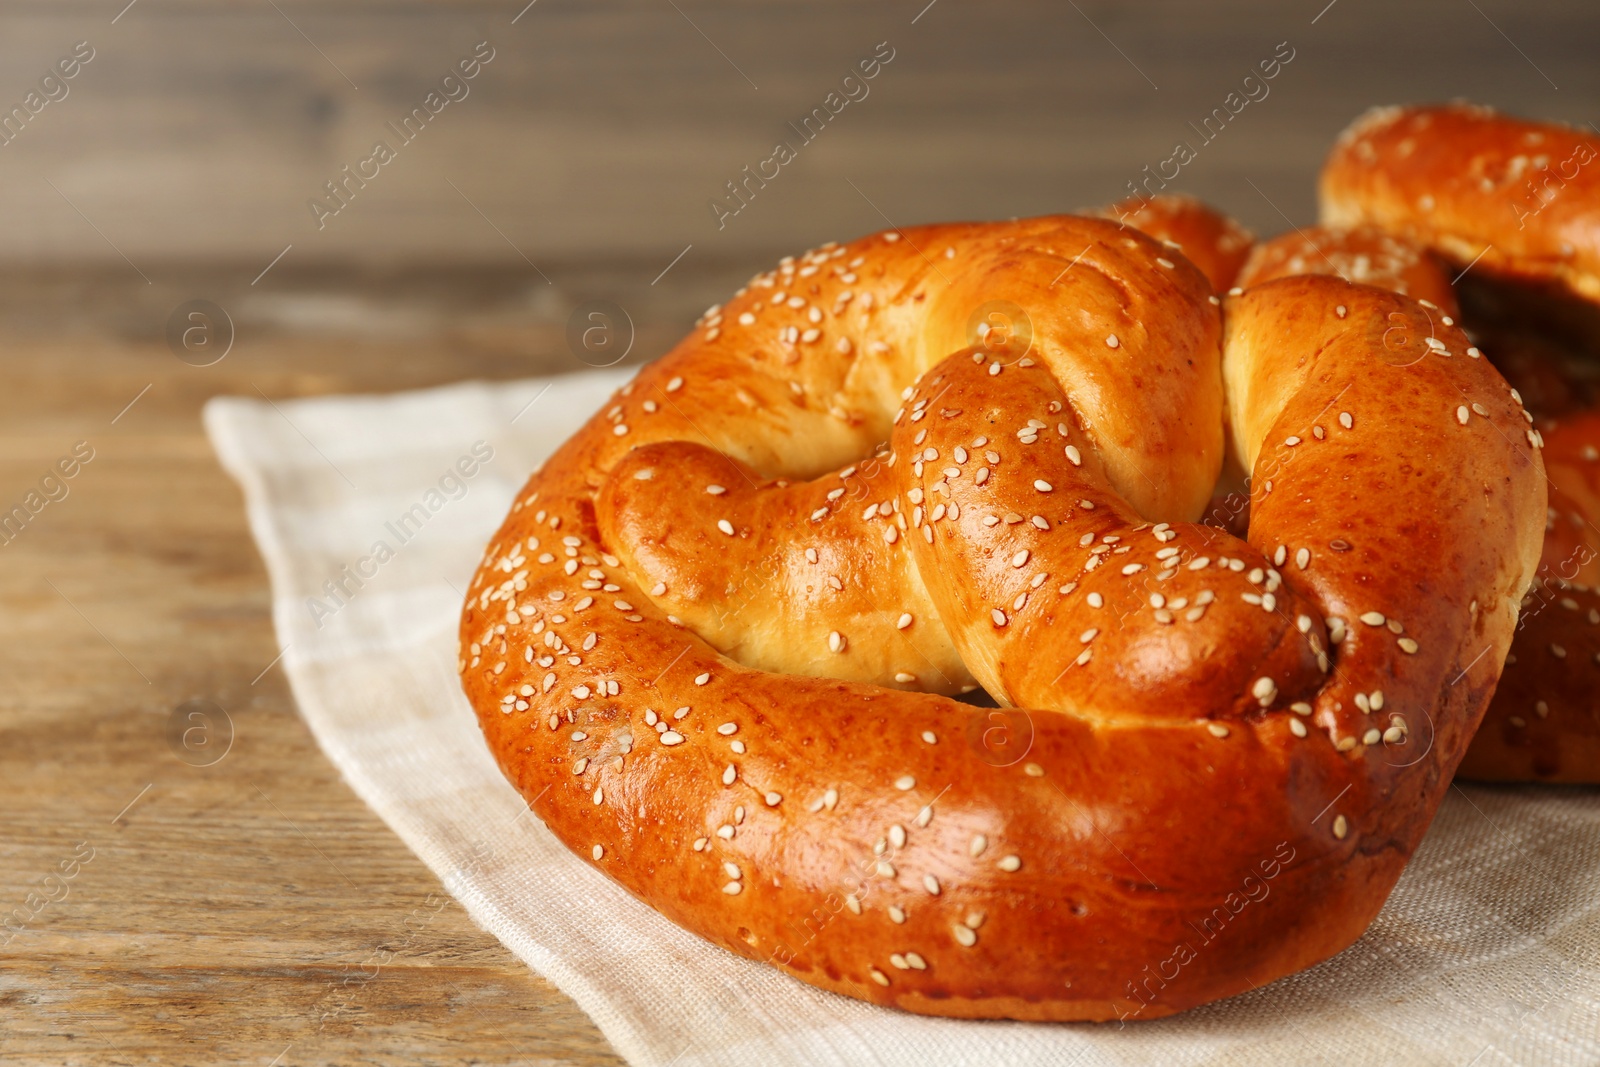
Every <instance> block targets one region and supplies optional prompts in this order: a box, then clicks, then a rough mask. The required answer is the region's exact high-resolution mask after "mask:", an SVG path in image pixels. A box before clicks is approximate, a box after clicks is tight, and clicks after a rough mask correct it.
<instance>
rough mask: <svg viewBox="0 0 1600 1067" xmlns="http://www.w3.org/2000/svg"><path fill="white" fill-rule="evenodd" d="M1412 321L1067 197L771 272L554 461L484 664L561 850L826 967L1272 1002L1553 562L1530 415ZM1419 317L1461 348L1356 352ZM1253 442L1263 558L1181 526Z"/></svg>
mask: <svg viewBox="0 0 1600 1067" xmlns="http://www.w3.org/2000/svg"><path fill="white" fill-rule="evenodd" d="M1423 312H1424V309H1422V308H1421V307H1420V305H1418V304H1417V303H1415V302H1414V301H1412V300H1410V299H1408V298H1406V297H1403V296H1400V295H1398V294H1394V293H1389V292H1384V291H1382V290H1379V289H1375V288H1370V287H1366V286H1359V285H1350V284H1347V283H1345V282H1343V281H1341V280H1338V279H1335V278H1328V277H1296V278H1286V279H1282V280H1279V281H1274V282H1271V283H1267V284H1263V285H1260V286H1257V287H1255V288H1253V289H1251V290H1249V291H1247V292H1244V293H1242V294H1240V295H1238V296H1234V297H1231V298H1229V299H1228V300H1227V301H1226V302H1224V301H1222V300H1220V299H1219V298H1218V297H1217V296H1215V295H1214V294H1213V293H1212V291H1211V288H1210V285H1209V284H1208V282H1207V280H1206V278H1205V276H1204V275H1202V274H1201V272H1200V271H1199V270H1198V269H1197V268H1196V267H1195V266H1193V265H1192V264H1191V263H1190V262H1189V261H1188V260H1187V259H1185V258H1184V257H1183V256H1182V255H1181V254H1178V253H1177V252H1175V251H1174V250H1172V249H1171V248H1169V247H1166V246H1164V245H1163V244H1161V243H1159V242H1158V241H1156V240H1154V239H1152V238H1150V237H1148V236H1146V235H1145V234H1143V233H1141V232H1138V231H1136V230H1133V229H1129V228H1126V227H1119V226H1118V225H1116V224H1115V223H1112V222H1109V221H1104V220H1099V219H1087V218H1074V217H1070V216H1058V217H1047V218H1040V219H1029V220H1022V221H1016V222H1008V223H989V224H959V225H940V226H928V227H921V228H917V229H910V230H905V231H891V232H888V233H884V234H880V235H876V236H872V237H868V238H864V239H862V240H860V241H856V242H853V243H851V244H848V245H843V246H840V245H832V244H830V245H826V246H823V247H822V248H821V249H819V250H816V251H814V252H812V253H809V254H807V255H805V256H804V257H801V258H800V259H799V260H795V259H793V258H790V259H786V260H784V261H783V262H782V264H780V266H779V268H778V269H777V270H775V271H772V272H768V273H765V274H761V275H758V276H757V277H756V278H755V279H753V280H752V282H751V283H750V284H749V285H748V286H747V287H746V288H744V289H741V290H740V291H739V293H738V294H736V296H735V297H734V299H733V300H731V301H730V302H729V303H728V304H727V305H726V306H723V307H716V308H712V309H711V310H710V311H709V312H708V313H707V314H706V316H705V317H703V318H702V320H701V321H700V322H699V323H698V324H697V326H696V329H695V331H694V333H693V334H692V335H691V336H690V337H688V338H687V339H685V340H684V341H683V342H681V343H680V344H679V345H678V347H677V348H675V349H674V350H673V351H672V352H671V353H669V354H668V355H667V356H665V357H663V358H662V359H661V360H659V361H657V362H656V363H654V364H651V365H649V366H647V367H645V368H644V369H643V370H641V372H640V373H639V375H638V377H637V378H635V379H634V381H633V382H631V383H630V384H628V385H626V386H624V387H623V388H622V389H621V390H619V392H618V393H617V395H616V397H615V399H614V401H613V403H612V404H611V405H609V406H608V407H607V408H606V410H604V411H603V412H601V413H600V414H598V415H596V416H595V417H594V418H593V419H592V420H591V421H590V422H589V423H588V424H587V425H586V426H585V427H584V429H582V430H580V431H579V432H578V434H577V435H576V436H575V437H574V438H573V439H572V440H571V441H569V442H568V443H567V444H566V445H565V446H563V448H562V449H561V450H560V451H558V452H557V453H556V454H555V455H554V456H552V457H551V459H550V460H549V461H548V462H547V463H546V464H545V465H544V467H543V468H542V469H541V470H540V471H538V472H537V473H535V474H534V476H533V477H532V478H531V480H530V481H529V483H528V484H527V486H526V487H525V489H524V490H523V492H521V493H520V494H519V496H518V498H517V500H516V502H515V504H514V505H513V508H512V511H511V514H510V515H509V516H508V517H507V519H506V521H505V523H504V524H503V525H502V527H501V529H500V530H499V531H498V532H497V533H496V535H495V537H494V539H493V541H492V542H491V543H490V545H489V547H488V549H487V551H486V553H485V556H484V559H483V563H482V566H481V567H480V569H479V571H478V573H477V575H476V576H475V577H474V579H473V582H472V585H471V587H470V589H469V592H468V597H467V603H466V606H465V609H464V613H463V616H462V624H461V640H462V659H461V671H462V681H463V685H464V687H465V689H466V692H467V694H468V696H469V698H470V699H471V701H472V703H473V705H474V707H475V708H476V710H477V712H478V715H479V719H480V723H481V725H482V727H483V730H484V733H485V736H486V738H487V740H488V742H489V744H490V747H491V749H492V750H493V751H494V753H495V755H496V757H497V758H498V760H499V762H500V765H501V767H502V769H503V770H504V771H505V773H506V775H507V777H508V778H509V779H510V780H511V782H512V783H513V784H514V785H515V786H516V787H517V788H518V790H519V791H520V792H521V793H522V794H523V796H525V797H526V798H528V800H529V803H530V804H531V805H532V807H533V809H534V811H535V812H536V813H537V814H538V815H539V817H540V818H541V819H543V820H544V822H545V823H546V825H547V826H548V827H549V828H550V829H551V830H552V831H553V832H554V833H555V834H556V835H557V836H558V837H560V838H561V839H562V840H563V841H564V842H566V843H567V844H568V845H569V846H570V847H571V848H572V849H573V850H574V851H575V852H577V853H578V854H579V855H580V856H582V857H583V858H584V859H585V860H586V861H588V862H589V863H591V864H592V865H593V866H594V867H596V868H597V869H599V870H601V871H603V872H604V873H605V874H607V875H608V876H609V877H611V878H613V879H615V880H616V881H617V882H619V883H620V884H622V885H623V886H625V887H626V888H627V889H629V890H630V891H631V892H632V893H634V894H635V895H636V896H638V897H639V898H640V899H641V900H643V901H645V902H646V903H647V904H649V905H650V906H652V907H653V908H655V909H656V910H657V911H659V912H660V913H661V914H663V915H664V916H666V917H667V918H668V919H670V920H671V921H673V922H676V923H678V924H679V925H681V926H684V927H686V928H688V929H690V930H692V931H694V932H696V933H698V934H700V935H702V936H704V937H706V938H708V939H710V940H712V941H714V942H716V943H717V944H719V945H722V946H724V947H726V948H727V949H729V950H731V951H733V952H736V953H739V954H741V955H744V956H747V957H750V958H753V959H758V960H765V961H767V962H769V963H771V964H772V965H774V966H777V967H779V968H781V969H783V970H784V971H786V972H788V973H789V974H791V975H793V976H795V977H797V978H799V979H801V980H803V981H806V982H809V983H811V984H813V985H816V986H819V987H821V988H824V989H829V990H833V991H835V992H839V993H843V994H846V995H849V996H853V997H858V998H861V999H864V1000H868V1001H872V1002H875V1003H879V1004H888V1005H895V1006H898V1007H901V1008H904V1009H907V1010H911V1011H916V1012H922V1013H927V1014H935V1015H946V1016H959V1017H982V1018H990V1017H1008V1018H1017V1019H1062V1020H1064V1019H1109V1018H1118V1017H1121V1018H1153V1017H1156V1016H1160V1015H1166V1014H1170V1013H1172V1012H1175V1011H1180V1010H1183V1009H1184V1008H1187V1007H1191V1006H1194V1005H1197V1004H1201V1003H1205V1002H1207V1001H1211V1000H1214V999H1217V998H1219V997H1225V996H1229V995H1232V994H1234V993H1238V992H1241V991H1244V990H1247V989H1250V988H1253V987H1255V986H1258V985H1260V984H1262V983H1265V982H1268V981H1271V980H1273V979H1275V978H1278V977H1281V976H1283V975H1285V974H1289V973H1291V972H1293V971H1296V970H1299V969H1301V968H1304V967H1306V966H1309V965H1311V964H1313V963H1315V962H1317V961H1319V960H1322V959H1325V958H1327V957H1328V956H1330V955H1332V954H1334V953H1335V952H1337V951H1339V950H1340V949H1342V948H1344V947H1345V946H1347V945H1348V944H1350V943H1351V942H1352V941H1353V940H1355V938H1356V937H1358V936H1359V935H1360V934H1361V932H1362V931H1363V930H1364V929H1365V928H1366V926H1367V924H1368V923H1369V922H1370V920H1371V919H1372V917H1373V916H1374V915H1375V914H1376V913H1377V911H1378V909H1379V907H1380V906H1381V905H1382V903H1383V901H1384V899H1385V898H1386V896H1387V895H1388V892H1389V890H1390V889H1391V887H1392V886H1393V884H1394V882H1395V880H1396V879H1397V878H1398V876H1399V874H1400V871H1401V869H1402V868H1403V866H1404V864H1405V862H1406V860H1407V858H1408V857H1409V856H1410V854H1411V852H1412V851H1413V849H1414V848H1415V847H1416V844H1417V842H1418V840H1419V839H1420V837H1421V835H1422V833H1423V831H1424V829H1425V828H1426V827H1427V824H1428V822H1429V820H1430V819H1431V817H1432V814H1433V811H1434V810H1435V808H1436V806H1437V804H1438V802H1439V800H1440V797H1441V796H1442V793H1443V790H1444V789H1445V788H1446V787H1447V786H1448V783H1449V780H1450V776H1451V774H1452V773H1453V771H1454V769H1455V765H1456V763H1457V761H1458V760H1459V758H1460V756H1461V753H1462V751H1463V749H1464V747H1465V745H1466V742H1467V739H1468V738H1469V737H1470V736H1471V733H1472V731H1473V729H1474V727H1475V726H1476V724H1477V721H1478V718H1479V716H1480V715H1481V713H1482V709H1483V707H1484V705H1485V703H1486V702H1487V700H1488V699H1489V694H1490V692H1491V691H1492V689H1493V686H1494V684H1495V680H1496V679H1497V677H1498V676H1499V673H1500V664H1501V662H1502V660H1503V657H1504V654H1505V651H1506V648H1507V646H1508V645H1509V643H1510V640H1511V635H1512V628H1513V625H1514V623H1515V619H1516V611H1517V604H1518V601H1519V600H1520V599H1521V597H1522V595H1523V591H1524V590H1525V588H1526V586H1527V583H1528V581H1529V579H1530V578H1531V575H1532V573H1533V567H1534V563H1535V561H1536V559H1537V555H1538V547H1539V545H1538V541H1539V533H1540V529H1539V526H1540V522H1539V520H1540V516H1541V514H1542V508H1543V505H1544V488H1543V487H1544V480H1543V477H1542V473H1541V466H1540V460H1539V457H1538V454H1537V453H1536V452H1534V453H1527V452H1523V451H1518V450H1516V449H1513V448H1511V447H1510V445H1509V444H1508V440H1509V438H1510V437H1511V436H1514V435H1517V434H1520V433H1521V432H1522V431H1521V429H1520V427H1521V426H1523V425H1524V424H1523V422H1522V414H1521V405H1520V404H1518V403H1516V402H1515V401H1514V400H1513V399H1512V398H1511V396H1510V393H1509V389H1508V387H1507V386H1506V384H1505V382H1504V381H1503V379H1501V378H1500V377H1499V375H1498V374H1497V373H1496V372H1495V371H1494V369H1493V368H1492V367H1490V366H1489V365H1488V364H1487V363H1486V362H1485V361H1483V360H1481V359H1476V358H1473V357H1472V356H1469V355H1468V354H1467V348H1468V343H1467V340H1466V338H1465V336H1463V335H1462V334H1461V333H1460V331H1459V330H1457V329H1454V328H1450V327H1443V326H1440V327H1438V328H1437V330H1436V331H1435V330H1433V329H1432V328H1431V324H1430V323H1429V322H1428V319H1427V316H1426V315H1425V314H1424V313H1423ZM1393 315H1399V316H1401V317H1402V318H1404V319H1405V320H1406V321H1407V322H1408V323H1410V324H1411V327H1412V328H1413V329H1415V330H1417V331H1419V333H1426V335H1427V336H1430V337H1435V338H1436V339H1438V340H1439V341H1440V342H1441V343H1442V345H1443V346H1444V348H1445V350H1444V351H1442V352H1436V353H1433V354H1431V355H1430V356H1429V358H1427V359H1425V360H1423V361H1421V362H1418V363H1416V364H1415V365H1411V366H1407V367H1403V368H1402V367H1393V366H1387V365H1386V366H1385V368H1384V373H1383V374H1373V373H1371V372H1370V371H1371V364H1372V363H1373V362H1374V360H1375V359H1376V358H1377V357H1376V356H1375V349H1376V347H1377V345H1378V344H1379V342H1378V341H1377V340H1376V338H1378V337H1380V336H1381V330H1380V331H1378V332H1375V331H1374V328H1373V324H1375V323H1376V324H1384V323H1387V322H1388V321H1389V318H1390V316H1393ZM1467 404H1474V405H1478V406H1479V407H1481V408H1482V409H1483V412H1484V413H1483V414H1481V415H1475V416H1473V417H1471V418H1470V419H1468V420H1467V421H1466V422H1465V424H1463V423H1462V422H1461V421H1459V420H1458V417H1457V413H1458V411H1460V410H1463V409H1464V408H1463V405H1467ZM1473 410H1476V409H1473ZM1225 435H1231V437H1232V447H1233V448H1234V449H1235V450H1236V451H1237V452H1238V453H1239V455H1240V456H1241V457H1242V458H1243V459H1244V461H1245V464H1246V468H1247V469H1249V470H1251V471H1252V472H1253V474H1254V479H1253V482H1252V485H1251V494H1252V504H1251V521H1250V527H1249V535H1248V538H1247V539H1246V540H1240V539H1238V538H1235V537H1233V536H1231V535H1230V534H1228V533H1226V532H1225V531H1222V530H1219V529H1216V528H1214V527H1210V526H1203V525H1197V524H1195V522H1194V520H1195V519H1196V518H1197V517H1198V516H1199V515H1200V514H1201V512H1202V511H1203V510H1204V508H1205V505H1206V502H1207V500H1208V499H1209V497H1210V495H1211V491H1212V487H1213V484H1214V483H1215V481H1216V478H1217V473H1218V470H1219V468H1220V466H1221V463H1222V455H1223V447H1224V438H1225ZM1485 649H1487V651H1486V652H1485V651H1484V650H1485ZM1452 679H1456V680H1457V684H1454V685H1452V684H1450V683H1451V680H1452ZM975 685H981V686H983V687H984V689H985V690H987V692H988V693H989V694H990V695H991V696H992V697H993V698H994V699H995V700H996V701H997V702H998V703H999V704H1000V705H1001V706H1002V709H1014V710H1008V711H1005V715H1008V716H1010V718H1008V719H1007V720H1006V721H1007V722H1009V723H1011V724H1013V725H1017V726H1019V727H1020V726H1021V725H1025V726H1026V728H1027V730H1028V731H1029V738H1028V744H1027V746H1026V750H1025V752H1024V753H1022V754H1019V755H1018V756H1017V757H1016V758H1014V759H1008V760H1006V761H1003V762H1002V761H996V760H994V759H992V758H990V753H989V752H988V751H986V749H985V747H984V743H983V740H982V739H983V738H985V737H986V734H985V733H984V731H983V730H982V729H980V730H979V732H978V733H977V734H975V733H974V730H973V725H974V723H975V722H976V723H978V724H979V725H980V727H981V726H982V724H984V723H987V722H988V721H989V718H988V717H989V716H991V715H995V714H997V712H995V711H992V710H990V709H984V708H975V707H973V706H971V705H969V704H967V703H963V702H960V701H958V700H956V699H954V698H953V697H952V695H951V694H958V693H960V692H961V691H963V690H967V689H970V688H971V687H973V686H975ZM1313 917H1314V921H1313Z"/></svg>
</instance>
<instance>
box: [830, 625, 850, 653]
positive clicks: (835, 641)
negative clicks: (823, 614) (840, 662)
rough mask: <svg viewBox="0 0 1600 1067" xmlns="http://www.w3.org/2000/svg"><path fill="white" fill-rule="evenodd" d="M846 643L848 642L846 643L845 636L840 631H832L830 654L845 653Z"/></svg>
mask: <svg viewBox="0 0 1600 1067" xmlns="http://www.w3.org/2000/svg"><path fill="white" fill-rule="evenodd" d="M845 643H846V642H845V636H844V634H842V633H840V632H839V631H838V630H834V631H832V632H831V633H829V634H828V651H829V652H843V651H844V648H845Z"/></svg>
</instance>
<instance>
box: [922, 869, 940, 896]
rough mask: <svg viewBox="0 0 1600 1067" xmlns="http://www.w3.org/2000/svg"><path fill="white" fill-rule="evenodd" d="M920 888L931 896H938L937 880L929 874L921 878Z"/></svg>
mask: <svg viewBox="0 0 1600 1067" xmlns="http://www.w3.org/2000/svg"><path fill="white" fill-rule="evenodd" d="M922 888H924V889H926V890H927V891H928V892H929V893H930V894H932V895H933V896H938V895H939V879H937V878H935V877H934V876H933V875H931V874H925V875H923V876H922Z"/></svg>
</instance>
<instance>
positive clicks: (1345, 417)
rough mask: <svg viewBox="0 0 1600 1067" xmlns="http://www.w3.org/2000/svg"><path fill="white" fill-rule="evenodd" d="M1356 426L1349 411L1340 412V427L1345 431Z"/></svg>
mask: <svg viewBox="0 0 1600 1067" xmlns="http://www.w3.org/2000/svg"><path fill="white" fill-rule="evenodd" d="M1355 424H1356V421H1355V419H1354V418H1352V417H1351V415H1350V413H1349V412H1348V411H1341V412H1339V425H1340V426H1343V427H1344V428H1345V429H1347V430H1349V429H1352V428H1354V426H1355Z"/></svg>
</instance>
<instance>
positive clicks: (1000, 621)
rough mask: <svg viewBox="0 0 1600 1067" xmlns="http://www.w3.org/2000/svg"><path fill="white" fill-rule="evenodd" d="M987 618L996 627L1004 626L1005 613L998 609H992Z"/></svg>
mask: <svg viewBox="0 0 1600 1067" xmlns="http://www.w3.org/2000/svg"><path fill="white" fill-rule="evenodd" d="M989 617H990V618H991V619H993V620H994V624H995V625H996V626H1004V625H1005V624H1006V613H1005V612H1003V611H1001V610H1000V609H999V608H994V609H992V610H991V611H990V612H989Z"/></svg>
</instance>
